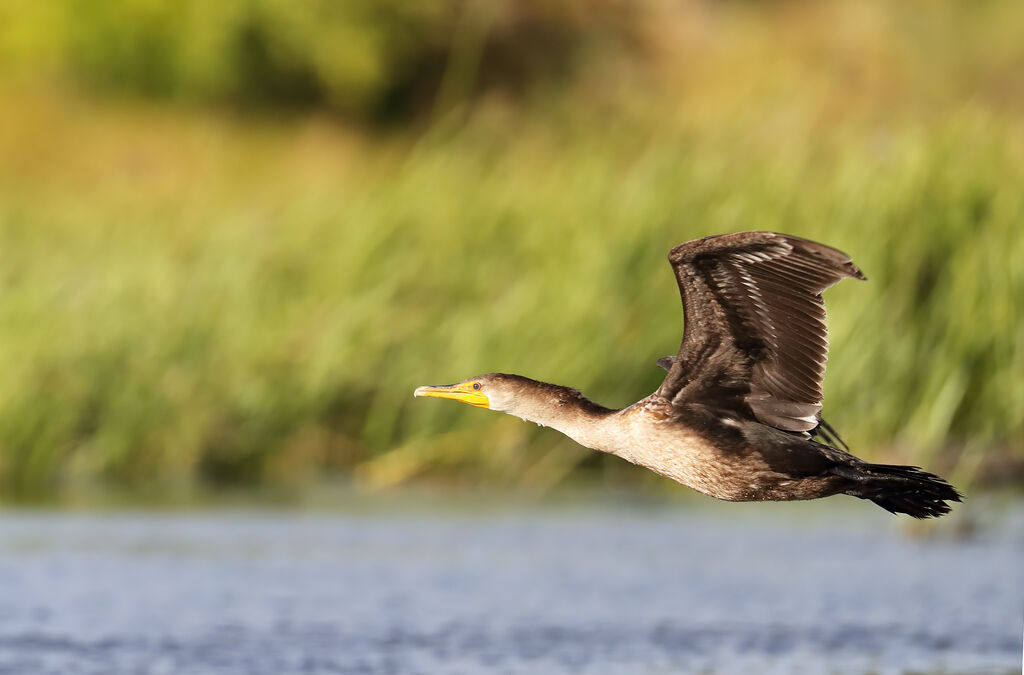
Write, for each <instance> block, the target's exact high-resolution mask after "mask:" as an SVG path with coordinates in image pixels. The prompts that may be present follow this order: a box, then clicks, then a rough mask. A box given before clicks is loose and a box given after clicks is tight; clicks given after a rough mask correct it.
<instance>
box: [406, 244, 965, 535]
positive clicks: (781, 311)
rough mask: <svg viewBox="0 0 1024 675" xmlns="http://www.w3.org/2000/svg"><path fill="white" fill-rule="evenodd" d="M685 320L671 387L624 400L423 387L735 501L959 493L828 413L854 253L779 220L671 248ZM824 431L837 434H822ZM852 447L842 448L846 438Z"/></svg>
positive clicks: (911, 504) (938, 510)
mask: <svg viewBox="0 0 1024 675" xmlns="http://www.w3.org/2000/svg"><path fill="white" fill-rule="evenodd" d="M669 261H670V262H671V264H672V268H673V270H674V271H675V276H676V281H677V282H678V284H679V292H680V296H681V298H682V303H683V311H684V314H685V324H684V331H683V340H682V343H681V345H680V347H679V352H678V354H677V355H676V356H675V357H664V358H662V359H659V360H658V365H660V366H662V367H663V368H665V369H666V370H667V371H668V373H667V374H666V376H665V379H664V381H663V382H662V384H661V386H660V387H658V389H657V391H655V392H654V393H653V394H651V395H650V396H648V397H646V398H644V399H642V400H640V401H638V402H637V403H635V404H633V405H631V406H629V407H627V408H623V409H622V410H611V409H608V408H604V407H602V406H599V405H597V404H596V403H593V402H592V401H590V400H588V399H587V398H585V397H584V396H582V395H581V394H580V393H579V392H578V391H576V390H575V389H569V388H567V387H561V386H558V385H552V384H547V383H544V382H538V381H535V380H530V379H528V378H525V377H521V376H519V375H505V374H500V373H492V374H489V375H481V376H479V377H475V378H470V379H468V380H465V381H463V382H460V383H458V384H455V385H447V386H441V387H420V388H419V389H417V390H416V395H417V396H435V397H441V398H453V399H456V400H460V401H464V402H467V403H472V404H474V405H477V406H480V407H488V408H490V409H492V410H499V411H501V412H507V413H509V414H512V415H516V416H518V417H521V418H523V419H526V420H529V421H532V422H536V423H538V424H541V425H544V426H550V427H552V428H554V429H557V430H559V431H561V432H562V433H564V434H566V435H568V436H570V437H571V438H573V439H574V440H576V441H577V442H579V443H580V444H582V445H584V446H586V447H588V448H593V449H595V450H600V451H602V452H608V453H611V454H614V455H617V456H619V457H622V458H624V459H626V460H628V461H630V462H633V463H635V464H640V465H642V466H645V467H647V468H649V469H651V470H653V471H656V472H657V473H660V474H662V475H664V476H667V477H669V478H671V479H673V480H676V481H678V482H680V483H682V484H684V485H688V486H690V487H692V488H694V489H695V490H698V491H700V492H703V493H705V494H708V495H710V496H712V497H717V498H719V499H725V500H729V501H768V500H772V501H776V500H795V499H815V498H818V497H827V496H830V495H834V494H841V493H842V494H848V495H853V496H855V497H860V498H863V499H870V500H871V501H873V502H875V503H876V504H878V505H879V506H881V507H882V508H885V509H887V510H889V511H891V512H894V513H908V514H910V515H912V516H914V517H916V518H927V517H931V516H940V515H943V514H945V513H948V512H949V510H950V509H949V505H948V504H947V503H946V502H948V501H960V495H959V493H957V491H956V490H955V489H954V488H953V487H952V486H950V485H949V484H948V483H946V482H945V481H944V480H942V479H941V478H939V477H938V476H935V475H933V474H930V473H926V472H924V471H922V470H920V469H918V468H917V467H909V466H894V465H884V464H870V463H867V462H864V461H862V460H860V459H858V458H857V457H855V456H853V455H852V454H850V453H849V452H847V451H846V450H845V444H843V443H842V441H841V440H839V437H838V434H836V433H835V431H834V430H833V429H832V428H831V427H830V426H829V425H828V424H827V423H825V421H824V420H823V419H822V418H821V414H820V413H821V405H822V380H823V377H824V374H825V358H826V356H827V352H828V342H827V329H826V326H825V304H824V301H823V300H822V297H821V293H822V291H824V290H825V289H826V288H828V287H829V286H832V285H833V284H835V283H837V282H839V281H841V280H842V279H844V278H847V277H851V278H855V279H864V278H865V277H864V275H863V274H861V272H860V270H859V269H857V267H856V266H855V265H854V264H853V262H852V261H851V260H850V258H849V256H847V255H846V254H844V253H842V252H840V251H837V250H836V249H833V248H829V247H827V246H824V245H822V244H818V243H816V242H812V241H808V240H806V239H800V238H798V237H792V236H789V235H783V234H777V233H773V232H740V233H737V234H730V235H719V236H714V237H705V238H704V239H698V240H696V241H691V242H687V243H685V244H681V245H679V246H677V247H675V248H674V249H672V251H671V252H670V253H669ZM816 438H820V439H821V440H823V441H825V442H824V443H820V442H817V441H816V440H815V439H816ZM839 446H842V448H841V447H839Z"/></svg>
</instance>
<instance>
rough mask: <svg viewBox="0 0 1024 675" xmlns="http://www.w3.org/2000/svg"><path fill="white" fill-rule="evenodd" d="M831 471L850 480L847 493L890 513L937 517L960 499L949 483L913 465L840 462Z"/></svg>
mask: <svg viewBox="0 0 1024 675" xmlns="http://www.w3.org/2000/svg"><path fill="white" fill-rule="evenodd" d="M834 471H835V473H837V474H838V475H840V476H843V477H844V478H848V479H850V480H852V481H853V483H854V485H853V487H851V488H850V489H849V490H847V491H846V494H848V495H853V496H854V497H860V498H861V499H870V500H871V501H873V502H874V503H876V504H878V505H879V506H881V507H882V508H883V509H885V510H886V511H889V512H890V513H906V514H908V515H911V516H913V517H914V518H937V517H938V516H943V515H945V514H947V513H949V512H950V510H951V509H950V506H949V504H947V503H946V502H959V501H960V500H961V499H962V495H961V494H960V493H959V492H957V491H956V488H954V487H953V486H952V485H950V484H949V483H947V482H946V481H944V480H942V479H941V478H939V477H938V476H936V475H935V474H931V473H928V472H927V471H922V470H921V469H919V468H918V467H916V466H899V465H895V464H868V463H867V462H861V463H858V464H843V465H840V466H837V467H836V468H835V469H834Z"/></svg>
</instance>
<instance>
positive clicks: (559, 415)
mask: <svg viewBox="0 0 1024 675" xmlns="http://www.w3.org/2000/svg"><path fill="white" fill-rule="evenodd" d="M504 412H507V413H509V414H510V415H515V416H516V417H520V418H522V419H524V420H527V421H529V422H535V423H536V424H539V425H541V426H544V427H551V428H552V429H555V430H557V431H560V432H562V433H563V434H565V435H566V436H568V437H569V438H571V439H573V440H574V441H576V442H577V443H579V444H580V445H583V446H585V447H588V448H593V449H595V450H603V449H604V445H605V444H604V442H603V441H604V436H605V431H606V430H605V424H604V422H605V421H606V420H607V419H608V418H609V417H610V416H611V415H613V414H614V413H615V412H616V411H615V410H612V409H609V408H605V407H604V406H600V405H598V404H597V403H594V402H593V401H591V400H590V399H588V398H586V397H585V396H583V395H582V394H581V393H580V392H578V391H577V390H575V389H571V388H569V387H563V386H561V385H557V384H548V383H546V382H534V383H532V386H530V388H529V390H527V391H523V392H522V395H521V396H518V397H517V398H516V401H515V405H512V406H510V407H509V409H508V410H505V411H504Z"/></svg>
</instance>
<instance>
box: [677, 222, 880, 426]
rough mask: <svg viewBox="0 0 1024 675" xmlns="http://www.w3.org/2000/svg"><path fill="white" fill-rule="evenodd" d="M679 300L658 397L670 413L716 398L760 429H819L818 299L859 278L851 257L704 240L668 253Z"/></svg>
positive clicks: (793, 240) (787, 244)
mask: <svg viewBox="0 0 1024 675" xmlns="http://www.w3.org/2000/svg"><path fill="white" fill-rule="evenodd" d="M669 262H671V263H672V268H673V269H674V270H675V274H676V280H677V281H678V283H679V293H680V295H681V296H682V300H683V312H684V315H685V327H684V330H683V342H682V344H681V345H680V347H679V354H678V355H677V356H676V358H675V360H674V361H673V362H672V365H671V368H670V370H669V372H668V375H667V376H666V377H665V380H664V382H662V384H661V387H660V388H659V389H658V392H657V393H658V394H659V395H660V396H662V397H663V398H665V399H667V400H668V401H670V402H672V404H674V405H681V404H683V403H686V402H690V401H693V402H708V399H715V398H717V399H719V401H720V402H721V403H723V404H727V405H729V406H730V407H731V406H735V405H737V404H739V405H743V404H745V405H746V406H749V408H750V410H751V411H752V412H753V414H754V415H755V416H756V417H757V419H758V420H760V421H761V422H762V423H764V424H768V425H771V426H773V427H776V428H778V429H782V430H784V431H794V432H806V431H810V430H811V429H814V428H815V426H817V424H818V419H817V416H818V412H819V411H820V410H821V399H822V392H821V383H822V379H823V377H824V374H825V358H826V356H827V353H828V338H827V330H826V327H825V303H824V301H823V300H822V298H821V292H822V291H824V290H825V289H826V288H828V287H829V286H831V285H833V284H835V283H836V282H838V281H840V280H841V279H844V278H846V277H853V278H855V279H864V275H863V274H861V272H860V270H859V269H857V267H856V266H855V265H854V264H853V262H852V261H851V260H850V257H849V256H847V255H846V254H845V253H842V252H841V251H837V250H836V249H834V248H829V247H828V246H824V245H822V244H818V243H815V242H813V241H808V240H806V239H800V238H798V237H791V236H788V235H783V234H776V233H773V232H740V233H737V234H728V235H719V236H715V237H705V238H704V239H698V240H696V241H691V242H687V243H685V244H681V245H679V246H676V247H675V248H674V249H672V251H671V252H670V253H669Z"/></svg>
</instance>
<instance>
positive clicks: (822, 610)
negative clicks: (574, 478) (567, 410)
mask: <svg viewBox="0 0 1024 675" xmlns="http://www.w3.org/2000/svg"><path fill="white" fill-rule="evenodd" d="M832 501H833V502H834V501H835V500H832ZM709 503H710V502H709ZM831 503H832V502H818V503H815V504H813V505H810V504H801V505H767V506H763V505H762V506H761V507H759V506H757V505H718V504H717V503H714V504H712V506H708V507H701V508H699V509H695V508H691V507H687V508H682V507H678V508H677V507H672V508H667V507H666V508H659V509H650V508H646V509H640V508H624V509H622V508H617V509H612V508H608V507H593V506H591V507H580V508H558V509H540V508H521V507H520V508H508V509H505V510H500V509H499V510H494V509H486V510H483V511H482V512H479V513H476V514H466V513H464V512H457V511H451V510H444V509H441V510H424V509H420V508H415V507H409V508H408V509H401V508H399V509H397V510H395V509H392V510H390V511H387V512H369V513H367V512H362V513H359V512H349V513H347V514H344V513H343V514H338V513H318V514H301V513H287V512H276V513H275V512H264V511H254V512H245V513H238V512H229V513H224V512H202V513H194V512H193V513H188V514H173V515H168V514H151V513H115V514H109V513H108V514H78V515H74V514H71V515H69V514H62V513H23V512H6V513H0V673H2V674H4V675H6V674H8V673H10V674H18V675H26V674H34V673H61V674H64V673H97V674H98V673H103V674H108V673H132V674H136V673H138V674H158V673H168V674H169V673H174V674H179V673H180V674H200V673H204V674H205V673H211V674H213V673H216V674H217V675H233V674H236V673H237V674H243V673H244V674H246V675H250V674H262V673H266V674H268V675H280V674H284V673H366V674H371V673H374V674H375V673H453V674H455V673H460V674H473V673H705V672H707V673H755V672H756V673H773V672H777V673H821V672H837V673H868V672H872V673H1011V672H1019V669H1020V667H1021V666H1020V663H1021V634H1022V628H1024V505H1018V506H1015V507H1012V508H1010V509H1009V510H1008V511H1006V512H1005V513H1004V515H1002V516H1000V517H999V518H998V519H995V520H993V522H991V523H989V524H987V525H986V526H985V527H983V528H982V529H981V530H980V531H979V532H977V533H976V534H974V535H973V536H971V537H969V538H966V539H963V538H955V537H952V536H937V537H931V538H927V539H915V538H910V537H908V536H907V535H906V533H905V532H904V531H903V530H902V529H901V528H900V527H899V526H898V523H900V522H902V521H899V520H897V519H894V518H892V517H890V516H888V515H887V514H885V513H884V512H882V511H880V510H875V509H870V510H868V509H867V508H865V507H868V506H869V505H867V504H861V503H852V500H851V506H850V507H846V506H840V507H838V508H837V507H836V506H834V505H831ZM854 507H861V508H854ZM876 511H877V513H876Z"/></svg>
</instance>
